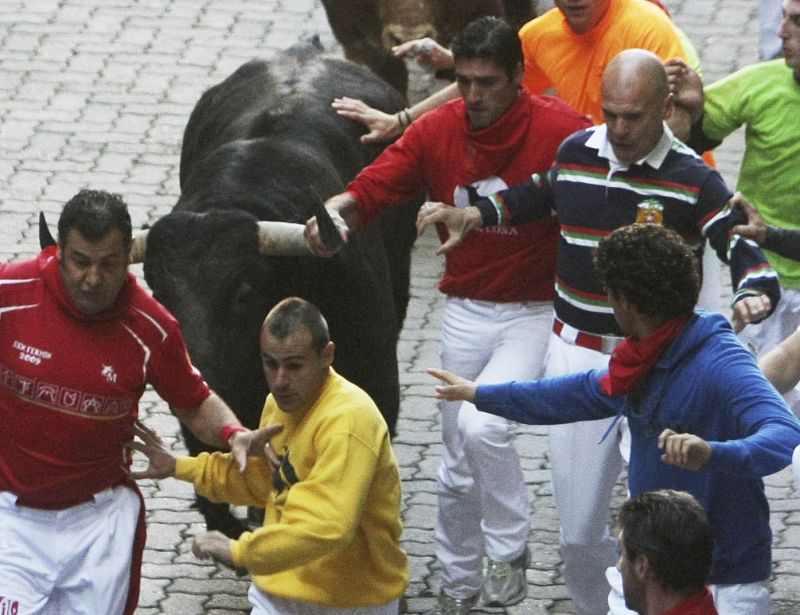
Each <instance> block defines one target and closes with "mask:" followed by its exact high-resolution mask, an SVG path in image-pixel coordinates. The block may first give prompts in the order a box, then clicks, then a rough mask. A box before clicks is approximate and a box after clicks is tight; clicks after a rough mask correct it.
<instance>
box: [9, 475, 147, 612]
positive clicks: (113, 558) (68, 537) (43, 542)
mask: <svg viewBox="0 0 800 615" xmlns="http://www.w3.org/2000/svg"><path fill="white" fill-rule="evenodd" d="M139 507H140V501H139V496H138V495H137V494H136V493H135V492H134V491H133V490H131V489H129V488H127V487H116V488H115V489H106V490H105V491H101V492H99V493H96V494H95V496H94V499H93V500H92V501H90V502H86V503H84V504H79V505H77V506H73V507H71V508H67V509H64V510H39V509H36V508H28V507H25V506H17V496H16V495H14V494H13V493H10V492H8V491H3V492H0V596H2V599H0V605H2V606H4V607H5V608H6V609H7V610H6V611H2V612H8V613H16V614H17V615H63V614H64V613H69V614H70V615H97V614H98V613H103V614H104V615H106V614H107V615H117V614H119V613H122V612H123V610H124V608H125V602H126V600H127V598H128V587H129V583H130V571H131V559H132V554H133V540H134V536H135V535H136V526H137V521H138V518H139ZM3 600H5V601H6V602H5V604H4V603H3ZM15 604H16V605H17V611H14V610H13V608H14V605H15Z"/></svg>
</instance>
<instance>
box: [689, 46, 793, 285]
mask: <svg viewBox="0 0 800 615" xmlns="http://www.w3.org/2000/svg"><path fill="white" fill-rule="evenodd" d="M705 96H706V101H705V107H704V113H705V115H704V117H703V132H704V133H705V134H706V135H707V136H708V137H710V138H711V139H714V140H716V141H722V140H723V139H724V138H725V137H726V136H727V135H729V134H730V133H731V132H733V131H734V130H736V129H737V128H739V126H741V125H743V124H744V125H745V126H746V129H745V153H744V157H743V158H742V167H741V171H740V173H739V184H738V185H737V189H738V190H739V191H740V192H741V193H742V194H744V196H745V197H746V198H747V199H748V200H749V201H750V202H752V203H753V204H754V205H755V206H756V207H757V208H758V211H759V212H760V213H761V215H762V216H763V217H764V220H766V222H767V223H769V224H772V225H775V226H778V227H784V228H796V227H800V84H798V83H797V81H796V80H795V78H794V74H793V72H792V69H791V68H789V67H788V66H786V63H785V62H784V60H783V59H780V60H773V61H771V62H764V63H761V64H755V65H752V66H747V67H745V68H743V69H741V70H739V71H737V72H735V73H733V74H732V75H729V76H728V77H726V78H724V79H722V80H720V81H718V82H717V83H714V84H713V85H710V86H708V87H707V88H705ZM767 256H768V258H769V261H770V263H771V264H772V265H773V266H774V267H775V269H776V270H777V272H778V275H779V276H780V281H781V285H782V286H785V287H787V288H800V263H798V262H797V261H793V260H789V259H787V258H783V257H781V256H778V255H777V254H775V253H774V252H767Z"/></svg>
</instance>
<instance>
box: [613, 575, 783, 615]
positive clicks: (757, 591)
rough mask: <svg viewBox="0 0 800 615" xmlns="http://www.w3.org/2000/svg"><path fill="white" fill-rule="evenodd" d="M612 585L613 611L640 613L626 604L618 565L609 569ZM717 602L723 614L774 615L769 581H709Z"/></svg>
mask: <svg viewBox="0 0 800 615" xmlns="http://www.w3.org/2000/svg"><path fill="white" fill-rule="evenodd" d="M606 578H607V579H608V583H609V585H610V586H611V593H610V594H609V595H608V613H609V615H636V613H635V612H634V611H631V610H630V609H628V608H627V607H626V606H625V596H624V594H623V591H622V575H621V574H620V572H619V570H617V569H616V568H615V567H612V568H609V569H608V570H607V571H606ZM708 589H709V590H711V595H712V596H713V597H714V605H715V606H716V607H717V611H718V612H719V615H771V614H772V603H771V600H770V596H769V582H768V581H761V582H758V583H740V584H731V585H709V586H708Z"/></svg>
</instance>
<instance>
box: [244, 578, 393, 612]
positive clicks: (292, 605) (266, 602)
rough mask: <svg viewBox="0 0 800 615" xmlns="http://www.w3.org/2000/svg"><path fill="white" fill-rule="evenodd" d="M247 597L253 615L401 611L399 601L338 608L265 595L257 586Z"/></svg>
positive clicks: (251, 587)
mask: <svg viewBox="0 0 800 615" xmlns="http://www.w3.org/2000/svg"><path fill="white" fill-rule="evenodd" d="M247 597H248V598H249V599H250V604H252V605H253V610H252V611H251V615H397V613H398V612H399V611H400V603H399V600H392V601H391V602H389V603H388V604H383V605H381V606H355V607H344V608H337V607H332V606H322V605H320V604H312V603H311V602H303V601H301V600H289V599H288V598H281V597H279V596H274V595H272V594H267V593H264V592H262V591H261V590H260V589H258V588H257V587H256V586H255V585H251V586H250V591H248V592H247Z"/></svg>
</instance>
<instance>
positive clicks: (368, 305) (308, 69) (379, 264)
mask: <svg viewBox="0 0 800 615" xmlns="http://www.w3.org/2000/svg"><path fill="white" fill-rule="evenodd" d="M342 95H348V96H355V97H358V98H362V99H364V100H365V101H367V103H368V104H370V105H372V106H375V107H378V108H381V109H384V110H387V111H396V110H398V109H400V108H402V106H403V97H402V96H401V95H400V94H399V93H398V92H396V91H395V90H393V89H391V88H390V87H388V86H387V85H386V84H385V83H384V82H382V81H380V80H379V79H378V78H377V77H375V76H374V75H373V74H372V73H370V72H369V71H367V70H366V69H364V68H362V67H360V66H358V65H355V64H353V63H350V62H347V61H344V60H338V59H330V58H324V57H321V56H320V55H319V54H318V53H316V51H315V50H313V49H305V50H293V51H292V52H288V53H285V54H282V55H280V56H278V57H277V58H276V59H274V60H273V61H269V62H268V61H263V60H254V61H251V62H249V63H247V64H245V65H243V66H242V67H241V68H239V69H238V70H237V71H236V72H235V73H233V74H232V75H231V76H230V77H228V78H227V79H226V80H225V81H223V82H222V83H220V84H218V85H216V86H214V87H212V88H211V89H209V90H208V91H207V92H205V94H203V96H202V98H201V99H200V101H199V102H198V103H197V106H196V107H195V109H194V111H193V112H192V115H191V117H190V119H189V123H188V125H187V127H186V131H185V133H184V138H183V148H182V151H181V167H180V182H181V196H180V199H179V201H178V203H177V204H176V206H175V208H174V211H173V212H172V213H171V214H169V215H167V216H164V217H163V218H161V219H159V220H158V221H157V222H156V223H155V224H154V225H153V227H152V229H150V232H149V235H148V240H147V252H146V258H145V264H144V273H145V278H146V280H147V283H148V284H149V285H150V288H151V289H152V291H153V294H154V295H155V297H156V298H157V299H158V300H159V301H161V302H162V303H164V305H166V306H167V307H168V308H169V309H170V310H171V311H172V312H173V313H174V314H175V315H176V317H177V318H178V320H179V321H180V322H181V325H182V328H183V331H184V335H185V337H186V341H187V345H188V347H189V352H190V354H191V357H192V360H193V362H194V363H195V365H197V367H198V368H199V369H200V370H201V372H202V373H203V375H204V376H205V377H206V379H207V380H208V382H209V384H210V385H211V387H212V388H213V389H214V390H215V391H216V392H217V393H219V394H220V395H221V396H222V398H223V399H225V401H226V402H227V403H228V404H230V405H231V407H232V408H233V409H234V411H235V412H236V413H237V415H238V416H239V417H240V418H241V420H242V422H243V423H245V424H246V425H248V426H250V427H255V426H256V425H257V423H258V418H259V416H260V413H261V409H262V406H263V403H264V398H265V396H266V394H267V388H266V383H265V380H264V376H263V372H262V368H261V361H260V355H259V348H258V337H259V329H260V325H261V322H262V321H263V319H264V316H265V315H266V313H267V311H268V310H269V308H270V307H272V306H273V305H274V304H275V303H276V302H278V301H279V300H280V299H282V298H284V297H287V296H291V295H299V296H301V297H305V298H306V299H308V300H310V301H312V302H313V303H314V304H316V305H317V306H318V307H319V308H320V309H321V311H322V312H323V314H324V315H325V317H326V318H327V320H328V323H329V325H330V329H331V336H332V338H333V340H334V342H335V343H336V359H335V363H334V367H335V369H336V370H338V371H339V372H340V373H341V374H343V375H344V376H346V377H347V378H349V379H351V380H352V381H354V382H356V383H357V384H359V385H361V386H362V387H363V388H364V389H366V390H367V392H368V393H369V394H370V395H371V396H372V397H373V399H374V400H375V401H376V403H377V404H378V407H379V408H380V410H381V412H382V413H383V415H384V417H385V418H386V420H387V423H388V424H389V427H390V429H391V431H392V432H394V429H395V424H396V421H397V412H398V406H399V384H398V372H397V356H396V345H397V337H398V332H399V329H400V325H401V323H402V319H403V317H404V315H405V309H406V304H407V302H408V273H409V272H408V270H409V254H410V248H411V244H412V243H413V240H414V236H415V235H414V227H413V218H414V211H415V210H414V207H413V204H412V205H411V206H407V207H401V208H398V209H397V210H396V211H394V212H393V213H392V214H391V215H390V216H389V217H388V218H387V219H386V220H383V221H382V224H379V225H374V226H373V227H370V228H368V229H365V230H364V231H360V232H358V233H356V234H355V235H354V237H353V238H352V240H351V241H350V242H349V243H348V244H347V245H346V246H345V247H344V248H343V249H342V251H341V252H339V254H337V255H336V256H335V257H333V258H331V259H321V258H314V257H265V256H262V255H260V254H259V251H258V247H257V228H256V220H257V219H259V220H279V221H286V222H305V220H306V219H307V218H309V217H310V216H311V215H312V214H313V212H314V210H315V208H317V207H319V205H320V203H321V201H322V200H324V199H325V198H327V197H329V196H331V195H333V194H335V193H338V192H340V191H342V190H343V189H344V187H345V185H346V183H347V182H348V181H349V180H350V179H351V178H352V177H353V176H354V175H355V173H356V172H357V171H358V170H359V169H361V168H362V167H363V166H364V165H365V164H367V163H368V162H369V161H371V160H372V159H373V158H374V156H375V155H377V153H378V152H379V150H378V149H377V148H375V147H374V146H372V147H368V146H364V145H362V144H361V143H360V142H359V136H360V135H361V134H363V129H362V128H361V126H359V125H357V124H356V123H354V122H350V121H348V120H345V119H342V118H340V117H338V116H337V115H336V114H335V113H334V112H333V111H332V109H331V107H330V103H331V100H332V99H333V98H334V97H336V96H342ZM184 435H185V437H186V440H187V444H188V447H189V450H190V451H191V452H192V453H193V454H196V453H198V452H199V451H201V450H205V449H206V447H204V446H203V445H201V443H200V442H198V441H197V440H196V439H195V438H194V437H193V436H192V434H191V433H189V432H188V431H187V430H184ZM201 509H202V510H203V512H204V513H205V514H206V519H207V522H208V524H209V527H210V528H215V529H221V530H222V531H224V532H226V533H227V534H229V535H236V534H237V533H238V532H239V531H240V529H241V528H240V527H238V526H237V524H236V523H235V521H234V519H233V518H232V517H230V516H229V513H228V510H227V507H224V508H221V507H218V506H217V507H214V506H213V505H209V504H208V503H207V502H202V503H201Z"/></svg>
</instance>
